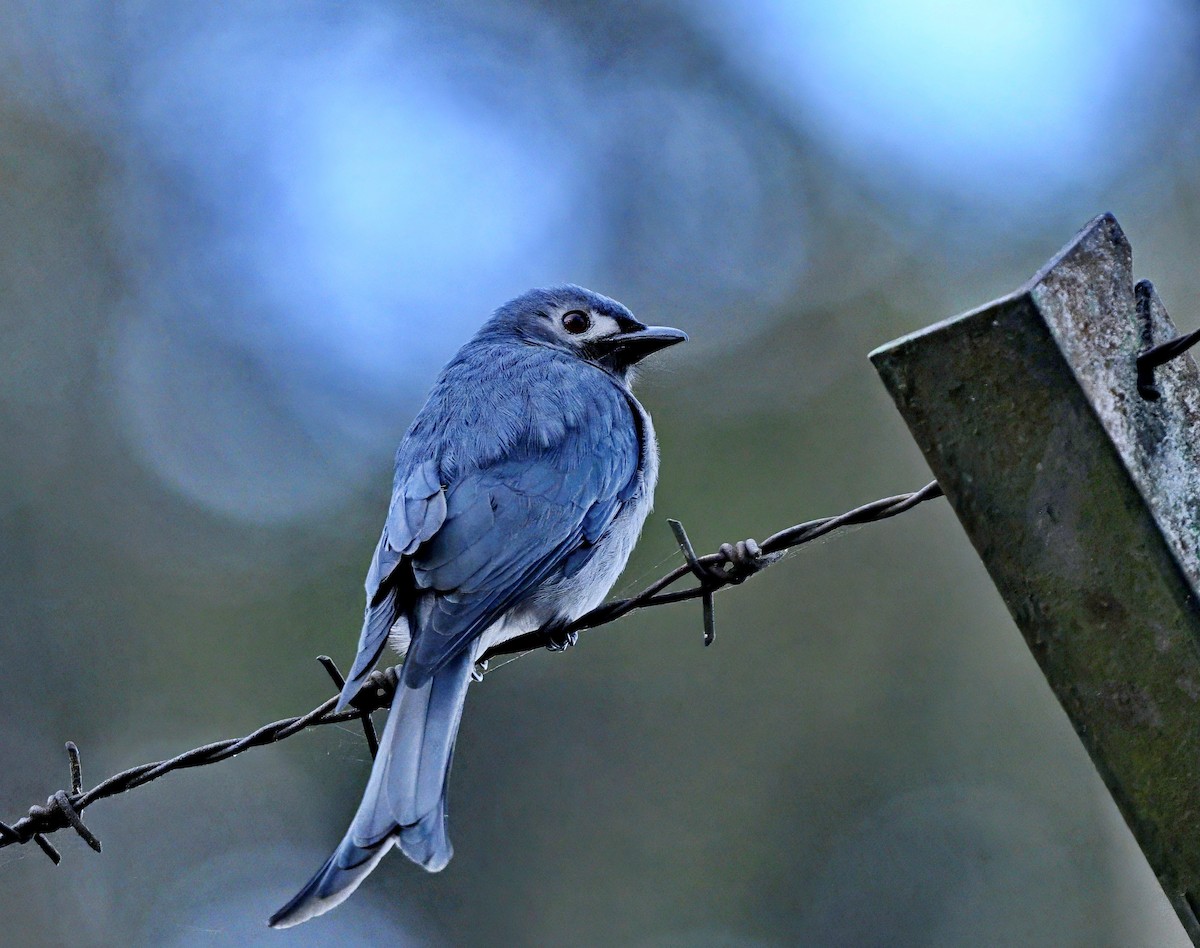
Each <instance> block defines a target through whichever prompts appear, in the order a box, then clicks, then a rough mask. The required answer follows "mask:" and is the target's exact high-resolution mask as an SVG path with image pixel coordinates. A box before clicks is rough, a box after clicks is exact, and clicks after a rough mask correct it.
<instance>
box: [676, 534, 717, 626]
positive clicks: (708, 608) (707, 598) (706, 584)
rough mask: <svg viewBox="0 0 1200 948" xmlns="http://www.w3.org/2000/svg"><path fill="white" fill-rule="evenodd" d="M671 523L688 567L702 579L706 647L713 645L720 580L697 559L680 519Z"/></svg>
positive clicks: (701, 596)
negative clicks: (717, 589)
mask: <svg viewBox="0 0 1200 948" xmlns="http://www.w3.org/2000/svg"><path fill="white" fill-rule="evenodd" d="M667 523H669V524H670V525H671V530H672V532H674V534H675V539H676V540H677V541H678V542H679V549H680V550H681V551H682V552H683V558H684V559H685V560H687V565H688V568H689V569H690V570H691V571H692V573H693V574H694V575H695V577H696V579H698V580H700V588H701V594H700V602H701V604H702V606H703V608H704V647H705V648H707V647H708V646H710V645H712V644H713V642H715V641H716V638H717V617H716V613H715V611H714V609H713V597H712V594H713V589H715V588H718V583H719V582H720V581H719V580H714V578H713V577H712V575H711V574H712V571H711V570H708V569H705V568H704V567H703V566H701V565H700V561H699V560H698V559H696V551H695V550H694V549H693V548H692V541H691V540H689V539H688V535H687V531H686V530H685V529H683V524H682V523H680V522H679V521H678V520H667Z"/></svg>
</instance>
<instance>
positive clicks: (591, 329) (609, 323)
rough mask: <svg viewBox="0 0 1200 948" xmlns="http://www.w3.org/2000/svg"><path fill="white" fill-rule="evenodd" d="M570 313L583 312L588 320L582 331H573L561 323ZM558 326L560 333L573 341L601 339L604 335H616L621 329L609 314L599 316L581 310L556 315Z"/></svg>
mask: <svg viewBox="0 0 1200 948" xmlns="http://www.w3.org/2000/svg"><path fill="white" fill-rule="evenodd" d="M571 313H583V315H585V316H586V317H587V318H588V320H589V326H588V328H587V329H585V330H584V331H583V332H578V333H573V332H571V331H570V330H569V329H567V328H566V326H565V325H564V323H563V320H564V319H565V318H566V317H567V316H569V315H570V314H571ZM558 328H559V332H561V333H562V335H563V336H564V337H565V338H566V339H568V340H570V341H571V342H573V343H580V342H591V341H592V340H595V339H603V338H605V337H606V336H613V335H616V334H617V333H619V332H620V331H621V326H620V324H619V323H618V322H617V321H616V320H615V319H613V318H612V317H611V316H601V315H598V314H595V313H586V312H584V311H583V310H567V311H566V312H564V313H562V314H561V315H560V316H559V317H558Z"/></svg>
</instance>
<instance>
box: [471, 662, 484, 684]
mask: <svg viewBox="0 0 1200 948" xmlns="http://www.w3.org/2000/svg"><path fill="white" fill-rule="evenodd" d="M487 670H488V663H487V659H486V658H485V659H484V660H483V661H480V662H476V663H475V665H474V667H472V668H471V680H472V681H483V676H484V675H486V674H487Z"/></svg>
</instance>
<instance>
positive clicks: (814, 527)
mask: <svg viewBox="0 0 1200 948" xmlns="http://www.w3.org/2000/svg"><path fill="white" fill-rule="evenodd" d="M941 496H943V494H942V489H941V487H940V486H939V485H938V483H937V481H933V482H931V483H929V484H926V485H925V486H924V487H922V488H921V489H920V490H918V491H913V492H912V493H909V494H897V495H896V496H895V497H885V498H883V499H881V500H876V501H873V502H872V503H869V504H864V505H863V506H861V507H856V508H855V509H853V510H849V511H847V512H846V513H843V514H840V515H838V516H836V517H823V518H821V519H818V520H809V521H807V522H806V523H800V524H796V525H795V526H792V527H788V528H787V529H785V530H780V531H779V532H778V533H774V534H772V535H771V536H769V537H768V538H767V539H766V540H764V541H762V543H755V541H753V540H743V541H741V542H740V543H736V544H731V543H726V544H724V545H722V546H721V548H720V549H719V550H718V551H717V552H716V553H709V554H706V555H704V556H696V554H695V552H694V551H693V550H692V545H691V541H690V540H688V537H687V533H686V531H685V530H684V529H683V525H682V524H680V523H679V522H678V521H671V526H672V529H673V530H674V531H675V535H676V538H677V539H678V540H679V545H680V549H681V551H682V552H683V555H684V558H685V560H686V562H685V563H684V564H683V565H682V566H678V567H676V568H675V569H673V570H671V571H670V572H668V573H667V574H665V575H664V576H662V577H660V578H659V579H656V580H655V581H654V582H652V583H651V584H650V585H649V586H647V587H646V588H645V589H643V590H642V591H641V592H640V593H638V594H637V595H636V596H631V597H629V598H627V599H615V600H612V601H610V602H606V603H604V604H603V605H600V606H598V607H597V608H595V609H593V610H592V611H591V612H588V613H586V614H584V615H582V616H580V617H579V618H578V619H576V620H575V621H573V622H571V623H569V624H568V625H566V626H562V627H558V628H553V629H539V630H537V631H534V632H530V633H528V634H526V635H521V636H518V637H516V638H514V639H510V640H509V641H507V642H505V643H503V644H501V645H498V646H496V647H495V648H493V649H491V650H490V651H489V652H488V653H487V654H485V655H484V656H482V658H481V660H480V665H481V666H482V667H484V668H486V663H487V661H488V660H489V659H491V658H494V657H496V656H498V655H507V654H513V653H517V652H524V651H528V650H530V649H536V648H539V647H545V646H549V647H552V648H554V647H557V648H561V647H562V643H563V642H564V637H565V640H566V641H567V642H568V643H569V642H573V641H574V636H575V635H576V634H578V633H579V632H581V631H583V630H585V629H595V628H597V627H599V626H602V625H607V624H608V623H610V622H614V621H616V620H617V619H619V618H621V617H622V616H625V615H627V614H629V613H630V612H633V611H635V610H637V609H645V608H648V607H650V606H661V605H666V604H668V603H672V602H684V601H686V600H689V599H702V600H703V601H704V608H705V614H704V619H705V638H704V641H705V644H706V645H707V644H710V643H711V641H712V638H713V636H714V635H715V626H714V624H713V622H714V620H713V612H712V595H713V593H714V592H716V591H717V590H719V589H722V588H724V587H725V586H731V585H737V584H739V583H742V582H745V581H746V580H747V579H749V578H750V577H751V576H753V575H755V574H756V573H758V572H761V571H762V570H763V569H765V568H766V567H768V566H770V565H771V564H773V563H775V562H777V561H778V560H779V559H780V558H781V557H782V556H783V554H784V553H785V552H786V551H787V550H790V549H793V548H794V547H797V546H801V545H803V544H805V543H810V542H812V541H813V540H816V539H818V538H820V537H823V536H825V535H827V534H829V533H832V532H834V531H835V530H838V529H841V528H842V527H849V526H855V525H858V524H864V523H874V522H876V521H879V520H886V519H888V518H889V517H895V516H896V515H898V514H902V513H904V512H905V511H907V510H911V509H912V508H913V507H916V506H917V505H918V504H922V503H924V502H925V501H928V500H933V499H934V498H936V497H941ZM687 576H692V577H694V578H695V579H696V580H697V585H695V586H692V587H690V588H688V589H681V590H676V591H673V592H667V591H666V590H667V589H668V588H669V587H671V586H673V585H674V584H675V583H677V582H679V581H680V580H681V579H684V578H685V577H687ZM318 661H319V662H320V663H321V665H322V667H323V668H324V669H325V670H326V672H327V673H328V674H329V676H330V678H332V679H333V682H334V685H335V687H336V688H337V689H338V690H339V691H340V689H341V687H342V684H343V679H342V675H341V673H340V672H339V671H338V669H337V666H336V665H334V663H333V661H332V660H331V659H329V658H328V657H327V656H324V655H322V656H320V657H319V658H318ZM397 681H398V677H397V669H396V668H388V669H382V670H376V671H374V672H372V673H371V675H370V677H369V678H368V679H367V681H366V683H365V685H364V686H363V689H362V690H361V691H360V692H359V694H358V696H357V697H356V698H355V699H354V701H353V702H352V703H351V710H346V711H342V712H340V713H337V714H335V713H333V709H334V707H335V706H336V705H337V702H338V696H337V695H334V696H333V697H332V698H329V699H327V700H326V701H323V702H322V703H321V704H319V705H317V706H316V707H315V708H313V709H312V710H311V711H309V712H308V713H307V714H302V715H299V716H297V717H291V718H284V719H282V720H279V721H274V722H272V723H270V724H265V725H263V726H262V727H260V728H258V729H257V730H255V731H253V732H251V733H250V734H247V735H245V736H244V737H238V738H231V739H228V740H223V741H216V742H214V743H212V744H205V745H203V746H201V747H194V748H192V749H191V750H188V751H184V752H183V753H182V754H179V755H177V756H175V757H172V758H170V759H169V760H159V761H153V762H150V763H145V764H139V765H138V766H136V767H131V768H129V769H128V770H124V771H122V772H121V773H118V774H114V775H113V776H111V777H108V778H107V779H105V780H102V781H101V782H100V783H98V784H96V786H94V787H92V788H91V789H90V790H86V791H85V790H83V777H82V768H81V765H80V760H79V749H78V748H77V747H76V746H75V744H74V743H72V742H69V741H68V742H67V745H66V748H67V756H68V761H69V766H70V778H71V791H70V792H69V793H68V792H67V791H66V790H58V791H56V792H55V793H53V794H52V795H51V796H50V797H49V798H48V799H47V801H46V803H45V804H44V805H40V804H35V805H34V806H32V807H30V808H29V812H28V813H27V814H26V815H25V816H23V817H21V819H19V820H17V821H16V822H15V823H12V824H9V823H4V822H0V849H3V848H4V847H6V846H14V845H20V844H24V843H29V842H33V843H35V844H36V845H37V846H38V847H40V848H41V850H42V851H43V852H44V853H45V854H46V855H47V856H48V857H49V858H50V859H51V860H52V861H53V862H54V863H55V864H57V863H58V862H59V861H60V860H61V856H60V855H59V853H58V850H57V849H55V848H54V846H53V845H52V844H51V843H50V841H49V840H47V839H46V835H47V834H49V833H54V832H57V831H58V830H62V829H68V828H69V829H73V830H75V832H76V833H77V834H78V835H79V836H80V837H81V838H82V839H83V840H84V841H85V842H86V843H87V844H88V845H89V846H90V847H91V848H92V849H94V850H95V851H96V852H100V841H99V839H97V838H96V836H95V835H94V834H93V833H92V831H91V830H90V829H88V827H87V826H86V825H85V824H84V822H83V818H82V815H81V814H82V812H83V810H84V809H85V808H86V807H88V806H91V805H92V804H93V803H96V802H97V801H98V800H103V799H106V798H107V797H112V796H116V795H117V794H121V793H126V792H127V791H129V790H133V789H134V788H136V787H141V786H144V785H145V784H148V783H150V782H151V781H154V780H158V779H159V778H160V777H163V776H165V775H166V774H169V773H171V772H172V771H175V770H185V769H187V768H190V767H204V766H207V765H209V764H215V763H218V762H220V761H223V760H228V759H229V758H230V757H236V756H237V755H238V754H240V753H242V751H245V750H249V749H250V748H252V747H263V746H265V745H267V744H274V743H276V742H278V741H282V740H284V739H285V738H288V737H291V736H292V735H293V734H298V733H300V732H301V731H304V730H307V729H308V728H312V727H318V726H320V725H323V724H342V723H345V722H348V721H359V722H360V723H361V724H362V726H363V731H364V735H365V738H366V741H367V745H368V747H369V748H370V751H371V756H372V757H374V756H375V753H376V751H377V749H378V746H379V744H378V738H377V737H376V734H375V728H374V725H373V724H372V722H371V712H373V711H377V710H379V709H381V708H385V707H387V706H388V705H389V704H391V700H392V697H393V695H394V694H395V690H396V686H397Z"/></svg>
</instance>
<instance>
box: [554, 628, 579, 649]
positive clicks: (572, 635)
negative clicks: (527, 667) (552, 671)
mask: <svg viewBox="0 0 1200 948" xmlns="http://www.w3.org/2000/svg"><path fill="white" fill-rule="evenodd" d="M578 641H579V633H578V632H573V631H566V632H562V631H550V632H547V633H546V648H548V649H549V650H550V651H551V652H565V651H566V650H567V649H569V648H570V647H571V646H572V645H574V644H575V643H576V642H578Z"/></svg>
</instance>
